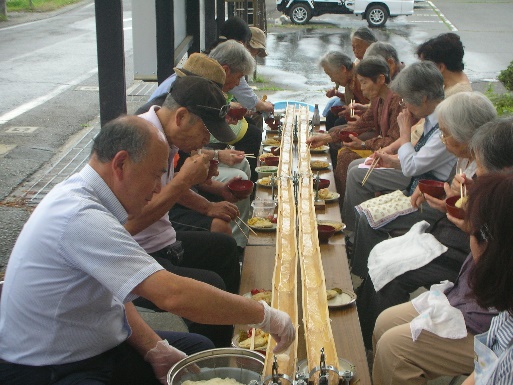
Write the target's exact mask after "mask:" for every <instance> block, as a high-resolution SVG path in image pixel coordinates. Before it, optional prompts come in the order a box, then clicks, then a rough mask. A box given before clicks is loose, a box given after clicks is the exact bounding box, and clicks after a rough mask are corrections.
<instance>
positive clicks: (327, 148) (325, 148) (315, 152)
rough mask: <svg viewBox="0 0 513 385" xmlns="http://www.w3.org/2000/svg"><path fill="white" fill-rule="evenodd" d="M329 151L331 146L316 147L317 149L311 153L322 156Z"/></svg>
mask: <svg viewBox="0 0 513 385" xmlns="http://www.w3.org/2000/svg"><path fill="white" fill-rule="evenodd" d="M329 149H330V148H329V146H320V147H316V148H310V152H311V153H312V154H321V153H324V152H326V151H328V150H329Z"/></svg>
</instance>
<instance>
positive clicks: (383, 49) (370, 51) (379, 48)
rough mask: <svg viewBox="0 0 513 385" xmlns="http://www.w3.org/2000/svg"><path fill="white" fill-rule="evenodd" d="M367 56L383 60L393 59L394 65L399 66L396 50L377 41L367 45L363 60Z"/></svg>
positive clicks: (390, 45)
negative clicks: (379, 57) (378, 57)
mask: <svg viewBox="0 0 513 385" xmlns="http://www.w3.org/2000/svg"><path fill="white" fill-rule="evenodd" d="M367 56H381V57H383V58H384V59H385V60H388V59H393V60H394V62H395V63H396V64H398V65H399V64H401V61H400V60H399V55H398V54H397V50H396V49H395V48H394V46H393V45H392V44H390V43H385V42H383V41H377V42H375V43H372V44H371V45H369V48H367V51H365V55H363V57H364V58H365V57H367Z"/></svg>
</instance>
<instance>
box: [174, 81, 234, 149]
mask: <svg viewBox="0 0 513 385" xmlns="http://www.w3.org/2000/svg"><path fill="white" fill-rule="evenodd" d="M169 94H170V95H171V97H172V98H173V99H174V100H175V101H176V102H177V103H178V104H179V105H180V106H182V107H185V108H187V109H188V110H189V111H190V112H192V113H193V114H195V115H197V116H199V117H200V118H201V120H203V123H205V126H206V127H207V130H208V131H209V132H210V133H211V134H212V135H213V136H214V138H216V139H217V140H219V141H220V142H225V143H226V142H231V141H232V140H234V139H235V133H234V132H233V130H232V129H231V128H230V125H229V124H228V123H226V120H225V116H226V114H227V113H228V110H229V109H230V105H229V104H227V103H226V99H225V98H224V94H223V91H221V89H220V88H219V87H218V86H217V85H216V84H215V83H214V82H212V81H211V80H208V79H205V78H202V77H200V76H184V77H177V78H176V80H175V82H174V83H173V86H172V88H171V90H170V91H169Z"/></svg>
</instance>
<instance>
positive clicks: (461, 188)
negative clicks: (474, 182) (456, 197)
mask: <svg viewBox="0 0 513 385" xmlns="http://www.w3.org/2000/svg"><path fill="white" fill-rule="evenodd" d="M462 174H463V170H462V169H461V168H460V175H462ZM463 197H464V195H463V183H460V198H463Z"/></svg>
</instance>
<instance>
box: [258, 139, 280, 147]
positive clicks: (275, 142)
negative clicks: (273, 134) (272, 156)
mask: <svg viewBox="0 0 513 385" xmlns="http://www.w3.org/2000/svg"><path fill="white" fill-rule="evenodd" d="M262 143H263V144H264V145H266V146H279V145H280V144H281V142H280V141H279V140H276V139H273V138H267V139H266V140H264V141H263V142H262Z"/></svg>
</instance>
